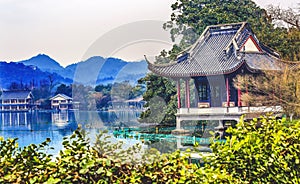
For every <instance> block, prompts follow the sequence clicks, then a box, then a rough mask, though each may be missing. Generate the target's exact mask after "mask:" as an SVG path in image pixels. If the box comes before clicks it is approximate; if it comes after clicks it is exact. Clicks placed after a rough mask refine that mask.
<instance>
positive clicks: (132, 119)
mask: <svg viewBox="0 0 300 184" xmlns="http://www.w3.org/2000/svg"><path fill="white" fill-rule="evenodd" d="M139 115H140V112H138V111H112V112H102V111H101V112H98V111H70V112H36V111H35V112H3V113H0V136H3V137H4V138H18V143H19V146H21V147H23V146H27V145H29V144H32V143H34V144H39V143H41V142H43V141H45V140H46V138H50V139H51V143H50V146H51V147H53V148H54V150H49V151H48V153H51V154H54V155H56V154H57V153H58V151H59V150H61V149H62V145H61V143H62V140H63V137H65V136H69V135H71V134H72V133H73V132H74V130H76V129H77V127H78V125H79V124H80V125H82V127H83V128H84V129H85V130H86V131H87V132H88V133H89V137H90V139H91V142H92V143H93V142H94V140H95V135H96V134H97V132H98V131H99V130H103V129H108V130H109V134H111V136H112V138H111V141H112V142H117V141H123V142H124V143H125V144H124V147H125V148H126V147H128V146H131V145H133V144H136V143H140V144H142V146H143V147H146V148H151V147H152V148H156V149H158V150H159V151H161V152H172V151H175V150H176V149H178V148H181V147H182V145H193V144H195V142H198V143H199V144H204V145H207V144H209V143H208V142H209V138H199V137H195V136H174V135H170V134H166V133H165V132H164V133H162V132H163V130H162V129H159V130H155V128H154V130H153V131H152V132H156V131H159V133H157V134H151V133H150V134H149V133H140V132H139V131H136V130H135V128H136V127H141V126H144V125H143V124H140V123H139V122H138V121H137V119H138V117H139ZM214 126H217V124H216V125H210V126H207V125H206V127H203V126H200V127H198V128H200V132H201V129H203V131H202V134H203V135H206V136H204V137H207V136H210V133H209V131H211V130H213V128H214ZM174 128H175V127H169V128H166V129H167V132H170V131H171V130H172V129H174ZM184 128H185V129H189V128H191V129H194V130H196V131H197V128H195V127H193V126H190V127H184ZM115 130H118V131H115ZM198 130H199V129H198ZM198 132H199V131H198ZM149 138H150V139H151V141H149V140H150V139H149Z"/></svg>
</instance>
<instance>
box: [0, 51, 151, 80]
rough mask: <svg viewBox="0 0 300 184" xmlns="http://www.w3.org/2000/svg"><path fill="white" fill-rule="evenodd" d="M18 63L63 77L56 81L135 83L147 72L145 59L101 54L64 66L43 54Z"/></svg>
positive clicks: (9, 73)
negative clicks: (133, 59)
mask: <svg viewBox="0 0 300 184" xmlns="http://www.w3.org/2000/svg"><path fill="white" fill-rule="evenodd" d="M11 63H13V62H11ZM18 63H19V64H24V65H27V66H28V67H29V68H34V67H33V66H36V67H37V70H39V71H40V72H47V73H48V75H49V73H54V74H55V75H57V76H60V79H61V80H62V79H63V80H62V81H60V80H58V81H57V82H61V83H63V81H73V82H76V83H82V84H85V85H97V84H100V83H101V84H107V83H113V82H122V81H125V80H127V81H130V82H131V83H136V82H137V80H138V79H140V78H142V77H144V76H145V75H146V73H147V72H148V68H147V63H146V62H145V61H139V62H126V61H123V60H121V59H117V58H107V59H106V58H103V57H101V56H94V57H91V58H89V59H87V60H85V61H80V62H78V63H74V64H71V65H68V66H67V67H65V68H64V67H62V66H61V65H60V64H59V63H58V62H57V61H55V60H54V59H52V58H50V57H49V56H47V55H45V54H39V55H37V56H34V57H32V58H30V59H28V60H24V61H19V62H18ZM7 64H10V63H7ZM16 66H17V65H14V67H16ZM20 66H21V65H20ZM0 71H2V70H0ZM13 72H14V71H9V72H8V73H7V74H8V75H13V74H11V73H13ZM33 75H35V74H33ZM42 76H43V75H42ZM15 77H17V76H15ZM30 77H32V76H30ZM58 78H59V77H58ZM1 80H2V77H1ZM13 80H16V79H13ZM26 80H27V79H26Z"/></svg>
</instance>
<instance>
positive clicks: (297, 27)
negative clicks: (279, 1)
mask: <svg viewBox="0 0 300 184" xmlns="http://www.w3.org/2000/svg"><path fill="white" fill-rule="evenodd" d="M299 10H300V7H298V13H297V12H296V11H295V10H293V9H291V8H289V9H287V10H286V9H281V8H279V7H275V6H269V8H268V16H269V19H270V20H272V21H273V22H274V24H275V25H276V27H277V28H276V29H275V31H272V32H270V34H269V35H270V37H269V38H270V39H271V38H272V39H271V44H273V42H275V43H276V41H277V42H278V43H276V44H275V45H270V46H274V49H276V50H277V51H279V52H280V54H281V56H282V58H283V59H285V60H290V61H300V41H299V40H300V12H299ZM282 23H283V24H282Z"/></svg>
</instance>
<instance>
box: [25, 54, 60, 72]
mask: <svg viewBox="0 0 300 184" xmlns="http://www.w3.org/2000/svg"><path fill="white" fill-rule="evenodd" d="M19 63H23V64H24V65H27V66H37V67H38V68H39V69H41V70H42V71H47V72H56V73H59V72H60V71H61V70H64V68H63V67H62V66H61V65H60V64H59V63H58V62H57V61H55V60H54V59H52V58H50V57H49V56H47V55H45V54H39V55H37V56H34V57H32V58H30V59H27V60H24V61H19Z"/></svg>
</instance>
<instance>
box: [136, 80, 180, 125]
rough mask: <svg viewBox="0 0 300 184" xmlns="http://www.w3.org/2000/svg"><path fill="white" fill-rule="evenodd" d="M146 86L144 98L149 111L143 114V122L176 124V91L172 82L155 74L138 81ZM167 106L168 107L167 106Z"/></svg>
mask: <svg viewBox="0 0 300 184" xmlns="http://www.w3.org/2000/svg"><path fill="white" fill-rule="evenodd" d="M138 82H139V83H140V84H144V85H146V88H147V91H146V92H145V93H144V95H143V98H144V100H145V101H147V104H146V105H145V107H148V109H147V110H146V111H145V112H142V113H141V120H140V121H141V122H144V123H164V124H171V123H174V122H175V119H176V118H175V113H176V96H175V95H176V89H175V88H174V85H173V83H172V82H171V81H169V80H168V79H166V78H163V77H159V76H157V75H154V74H148V75H147V76H146V77H144V78H142V79H140V80H139V81H138ZM166 104H167V105H166Z"/></svg>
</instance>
